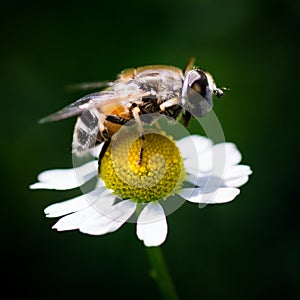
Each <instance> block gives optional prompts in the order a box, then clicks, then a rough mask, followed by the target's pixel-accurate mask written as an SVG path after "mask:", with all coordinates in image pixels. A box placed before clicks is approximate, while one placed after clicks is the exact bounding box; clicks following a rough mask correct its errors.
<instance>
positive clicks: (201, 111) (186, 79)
mask: <svg viewBox="0 0 300 300" xmlns="http://www.w3.org/2000/svg"><path fill="white" fill-rule="evenodd" d="M100 85H103V86H106V89H104V90H101V91H99V92H96V93H92V94H89V95H87V96H84V97H82V98H80V99H79V100H77V101H75V102H74V103H72V104H70V105H68V106H66V107H65V108H63V109H62V110H60V111H58V112H56V113H54V114H52V115H50V116H48V117H45V118H43V119H41V120H40V121H39V122H40V123H47V122H53V121H58V120H62V119H66V118H69V117H72V116H78V118H77V122H76V125H75V130H74V135H73V143H72V151H73V153H74V154H76V155H81V154H84V153H85V152H86V151H87V150H88V149H89V148H91V147H93V146H94V145H95V144H99V143H102V142H104V145H103V147H102V150H101V153H100V155H99V166H100V163H101V159H102V157H103V155H104V153H105V151H106V149H107V147H108V145H109V143H110V140H111V138H112V137H113V135H114V134H115V133H116V132H117V131H118V130H119V129H120V128H121V126H123V125H125V124H126V123H127V122H128V121H130V120H132V119H134V120H135V122H136V124H137V126H138V128H139V130H140V133H141V138H142V145H141V151H140V157H139V160H138V162H137V163H138V164H141V163H142V156H143V150H144V146H143V140H144V139H145V136H144V133H143V127H142V123H141V115H146V114H151V113H159V114H163V115H166V116H168V117H170V118H172V119H178V118H179V117H180V116H182V118H183V123H184V125H185V126H187V125H188V123H189V121H190V119H191V117H192V116H195V117H203V116H205V115H206V114H207V113H208V112H209V111H210V110H211V108H212V106H213V100H212V98H213V94H215V95H216V96H217V97H218V98H220V97H221V96H222V95H223V89H220V88H217V87H216V84H215V83H214V80H213V78H212V76H211V75H210V74H209V73H207V72H204V71H203V70H201V69H199V68H196V67H194V59H193V58H191V59H190V60H189V62H188V64H187V66H186V68H185V69H184V70H183V71H182V70H181V69H179V68H177V67H173V66H165V65H153V66H145V67H138V68H135V69H133V68H132V69H126V70H124V71H122V72H121V73H120V74H119V75H118V78H117V79H116V80H115V81H113V82H104V83H99V86H100ZM99 169H100V167H99Z"/></svg>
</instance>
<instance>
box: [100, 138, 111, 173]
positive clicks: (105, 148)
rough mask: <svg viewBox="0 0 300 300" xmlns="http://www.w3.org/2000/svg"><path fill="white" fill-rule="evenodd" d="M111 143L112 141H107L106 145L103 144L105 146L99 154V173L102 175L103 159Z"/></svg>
mask: <svg viewBox="0 0 300 300" xmlns="http://www.w3.org/2000/svg"><path fill="white" fill-rule="evenodd" d="M109 144H110V141H105V142H104V145H103V147H102V149H101V151H100V154H99V159H98V173H99V175H100V169H101V161H102V158H103V157H104V155H105V152H106V150H107V148H108V146H109Z"/></svg>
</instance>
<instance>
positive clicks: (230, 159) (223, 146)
mask: <svg viewBox="0 0 300 300" xmlns="http://www.w3.org/2000/svg"><path fill="white" fill-rule="evenodd" d="M241 159H242V156H241V153H240V152H239V151H238V149H237V148H236V146H235V144H233V143H220V144H217V145H214V146H213V147H211V148H206V150H205V151H203V152H202V153H194V154H193V155H191V156H190V157H188V158H187V159H186V160H187V161H186V162H185V163H184V165H185V167H186V170H187V172H188V173H189V174H194V175H196V176H198V175H199V174H200V175H201V174H202V173H205V172H206V173H207V172H211V171H213V172H214V173H217V174H218V175H219V176H222V174H223V173H224V171H225V169H226V168H227V167H230V166H233V165H236V164H238V163H239V162H240V161H241ZM197 162H198V163H197ZM215 175H216V174H215Z"/></svg>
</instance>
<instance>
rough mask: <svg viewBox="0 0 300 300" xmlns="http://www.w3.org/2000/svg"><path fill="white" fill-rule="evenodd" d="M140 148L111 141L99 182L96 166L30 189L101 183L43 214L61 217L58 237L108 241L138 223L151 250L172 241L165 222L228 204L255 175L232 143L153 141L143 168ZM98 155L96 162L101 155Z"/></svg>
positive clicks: (153, 136)
mask: <svg viewBox="0 0 300 300" xmlns="http://www.w3.org/2000/svg"><path fill="white" fill-rule="evenodd" d="M141 143H142V140H141V138H137V139H136V138H134V137H133V136H130V135H128V136H127V135H126V136H123V137H122V138H119V139H115V140H113V141H112V142H111V144H110V146H109V147H108V149H107V150H106V152H105V155H104V157H103V159H102V161H101V165H100V167H99V169H100V174H101V177H99V175H98V161H97V160H96V159H93V160H92V161H90V162H88V163H86V164H84V165H82V166H80V167H77V168H73V169H58V170H48V171H45V172H42V173H41V174H39V176H38V182H37V183H34V184H32V185H31V186H30V188H31V189H55V190H67V189H73V188H77V187H81V186H82V185H83V184H85V183H86V182H88V181H89V180H91V179H92V178H94V177H97V183H96V184H95V186H94V188H93V189H92V190H91V191H89V192H88V193H85V194H83V195H80V196H78V197H76V198H73V199H70V200H66V201H63V202H60V203H56V204H52V205H50V206H48V207H47V208H46V209H45V214H46V216H47V217H49V218H57V217H61V218H60V219H59V220H58V221H57V223H56V224H54V226H53V229H56V230H58V231H66V230H79V231H81V232H82V233H86V234H91V235H103V234H106V233H109V232H114V231H116V230H117V229H119V228H120V227H121V226H122V225H123V224H124V223H125V222H136V234H137V237H138V238H139V239H140V240H142V241H143V242H144V244H145V245H146V246H159V245H161V244H162V243H163V242H164V241H165V239H166V237H167V233H168V225H167V219H166V215H167V214H169V213H171V212H172V211H174V209H177V208H178V207H179V206H180V205H181V204H182V203H184V202H185V201H188V202H192V203H196V204H198V205H199V206H203V205H206V204H220V203H227V202H230V201H232V200H233V199H234V198H235V197H236V196H237V195H238V194H239V193H240V190H239V187H240V186H241V185H243V184H245V183H246V182H247V181H248V177H249V175H250V174H251V173H252V172H251V169H250V167H249V166H246V165H241V164H239V163H240V161H241V158H242V157H241V154H240V152H239V151H238V149H237V148H236V146H235V145H234V144H233V143H219V144H215V145H214V144H213V142H212V141H211V140H210V139H208V138H206V137H202V136H199V135H192V136H188V137H185V138H183V139H180V140H178V141H177V142H175V141H174V140H173V139H172V138H170V137H167V136H165V135H163V134H157V133H147V134H146V135H145V140H144V152H143V159H142V163H141V164H137V161H138V160H139V155H140V149H141ZM95 149H97V151H96V152H97V153H95V154H96V155H94V157H98V154H99V151H100V150H99V147H98V148H95ZM176 199H177V202H176ZM178 199H179V202H178ZM174 203H177V204H176V205H175V204H174ZM178 203H179V204H178ZM174 205H175V208H174Z"/></svg>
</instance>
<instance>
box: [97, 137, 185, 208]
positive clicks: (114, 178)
mask: <svg viewBox="0 0 300 300" xmlns="http://www.w3.org/2000/svg"><path fill="white" fill-rule="evenodd" d="M142 144H143V142H142V138H141V137H138V138H136V137H135V136H133V135H132V136H130V135H126V136H125V137H123V138H122V137H119V138H117V139H116V140H114V141H112V142H111V144H110V145H109V147H108V149H107V150H106V152H105V155H104V157H103V158H102V161H101V167H100V176H101V178H102V180H103V181H104V182H105V184H106V186H107V188H109V189H111V190H113V191H114V193H115V194H116V195H119V196H121V197H122V198H123V199H128V198H130V199H132V200H134V201H137V202H150V201H156V200H159V199H165V198H166V197H168V196H171V195H174V194H175V193H176V191H178V189H180V188H181V186H182V182H183V180H184V179H185V170H184V165H183V159H182V157H181V154H180V151H179V149H178V148H177V146H176V144H175V142H174V141H173V140H172V139H171V138H169V137H167V136H165V135H162V134H157V133H148V134H146V135H145V139H144V146H143V147H142ZM141 148H143V150H142V151H143V152H142V161H141V163H139V160H140V153H141Z"/></svg>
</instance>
